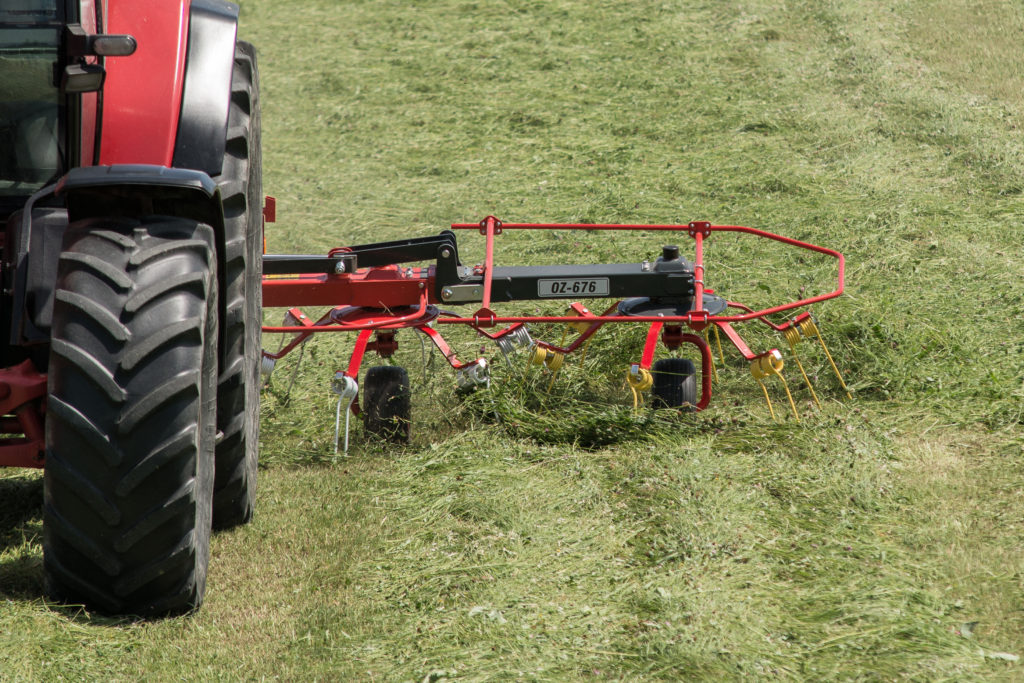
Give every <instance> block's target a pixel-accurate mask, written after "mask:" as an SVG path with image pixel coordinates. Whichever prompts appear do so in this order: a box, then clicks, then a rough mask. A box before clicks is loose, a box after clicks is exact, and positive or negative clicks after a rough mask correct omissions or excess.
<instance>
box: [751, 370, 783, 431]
mask: <svg viewBox="0 0 1024 683" xmlns="http://www.w3.org/2000/svg"><path fill="white" fill-rule="evenodd" d="M755 379H756V378H755ZM757 383H758V384H760V385H761V391H763V392H764V400H765V402H766V403H767V404H768V412H769V413H770V414H771V416H772V419H773V420H775V421H776V422H778V421H779V418H777V417H775V410H774V409H773V408H772V399H771V398H770V397H769V396H768V387H766V386H765V385H764V382H762V381H761V380H760V379H758V380H757Z"/></svg>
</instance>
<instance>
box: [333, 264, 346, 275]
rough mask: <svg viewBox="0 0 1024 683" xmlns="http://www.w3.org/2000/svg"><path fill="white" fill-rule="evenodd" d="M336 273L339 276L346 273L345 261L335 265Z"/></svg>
mask: <svg viewBox="0 0 1024 683" xmlns="http://www.w3.org/2000/svg"><path fill="white" fill-rule="evenodd" d="M334 272H335V273H336V274H338V275H341V274H342V273H344V272H345V262H344V261H338V262H337V263H335V264H334Z"/></svg>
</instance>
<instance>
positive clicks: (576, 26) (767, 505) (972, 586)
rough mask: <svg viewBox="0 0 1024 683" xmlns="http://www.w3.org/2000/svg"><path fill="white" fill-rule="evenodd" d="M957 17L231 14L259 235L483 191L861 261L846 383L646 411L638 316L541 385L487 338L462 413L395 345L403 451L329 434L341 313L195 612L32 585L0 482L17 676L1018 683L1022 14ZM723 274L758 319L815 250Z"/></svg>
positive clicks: (523, 7)
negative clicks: (632, 388)
mask: <svg viewBox="0 0 1024 683" xmlns="http://www.w3.org/2000/svg"><path fill="white" fill-rule="evenodd" d="M973 7H974V6H973V5H972V6H971V7H970V8H968V7H967V6H966V5H965V4H964V3H945V4H943V3H935V2H932V1H931V0H921V1H918V2H910V1H907V2H898V3H890V4H888V5H886V6H875V5H869V4H865V3H856V2H849V1H846V0H837V1H835V2H825V3H821V2H789V3H785V4H784V5H780V4H779V3H769V2H762V1H758V0H751V1H749V2H738V1H737V2H714V3H712V2H687V3H683V2H658V3H650V2H629V3H626V2H610V3H603V4H601V6H600V7H598V6H595V5H594V3H581V2H571V1H569V0H558V1H556V2H543V3H542V2H533V1H529V0H514V1H513V0H508V1H505V2H491V1H477V2H460V1H456V0H450V1H449V0H435V1H432V2H413V3H409V2H401V3H399V2H372V3H371V2H344V3H339V2H334V1H333V0H304V1H302V2H295V3H291V4H290V5H289V6H288V7H287V8H286V9H282V6H281V5H280V3H272V2H269V0H245V2H244V3H243V7H242V22H243V28H242V30H243V34H245V35H246V36H247V37H248V38H251V39H252V40H253V41H254V42H255V43H256V44H257V45H258V46H259V47H260V48H261V65H262V71H263V78H264V80H263V93H264V97H265V109H264V123H265V126H266V129H265V146H266V147H265V156H266V160H265V166H266V170H267V178H266V181H265V184H266V186H267V188H268V190H269V191H270V193H271V194H274V195H275V196H276V197H277V198H278V200H279V207H280V214H279V215H280V222H279V223H277V224H275V225H272V226H269V228H268V235H267V236H268V243H269V248H270V250H271V251H278V252H292V251H297V252H310V253H322V252H324V251H325V250H326V249H327V248H329V247H333V246H339V245H344V244H353V243H362V242H367V241H372V240H375V239H385V238H397V237H404V236H409V235H427V234H431V233H434V232H437V231H438V230H440V229H442V228H443V227H445V226H446V225H447V224H448V223H449V222H452V221H466V220H476V219H478V218H481V217H483V216H485V215H487V214H494V215H497V216H499V217H501V218H503V219H505V220H510V221H511V220H545V221H559V220H562V221H576V220H580V221H609V222H627V221H629V222H654V223H663V222H685V221H688V220H690V219H697V218H706V219H709V220H713V221H714V222H717V223H732V224H741V225H750V226H752V227H758V228H764V229H768V230H771V231H773V232H778V233H781V234H785V235H788V236H792V237H796V238H798V239H804V240H808V241H811V242H814V243H818V244H823V245H827V246H830V247H833V248H836V249H839V250H841V251H843V252H844V253H845V254H846V256H847V259H848V266H849V267H848V271H847V276H848V280H847V286H848V289H847V294H846V295H845V296H844V297H842V298H841V299H839V300H836V301H834V302H829V303H828V304H825V305H823V306H821V307H820V309H819V310H818V311H817V313H818V315H819V318H820V320H821V326H822V330H823V332H824V334H825V337H826V340H827V341H828V343H829V345H830V347H831V349H832V350H833V352H834V354H835V355H836V358H837V361H838V362H839V365H840V367H841V368H843V369H844V370H845V372H846V375H845V376H846V378H847V380H848V381H849V382H850V384H851V385H852V386H853V388H854V389H855V398H854V400H853V401H852V402H846V401H840V400H839V399H840V398H841V391H840V390H839V387H838V385H837V383H836V382H835V380H834V378H832V377H831V369H830V368H829V367H828V366H827V364H826V363H825V361H824V360H823V359H822V358H820V357H819V355H817V354H815V353H813V351H812V349H811V348H807V349H806V351H805V350H804V348H801V352H802V354H803V356H802V357H803V358H804V359H805V362H807V363H808V370H809V372H810V374H811V375H812V376H815V377H816V378H817V381H816V387H817V388H818V390H819V394H820V395H821V396H822V397H823V399H824V407H823V408H822V409H821V410H814V409H812V408H811V407H810V406H809V403H808V398H809V397H808V395H807V394H806V392H805V391H804V390H799V391H797V393H796V397H797V400H798V403H799V406H800V408H801V413H802V416H803V418H804V419H803V421H802V422H800V423H796V422H795V421H793V420H792V419H790V418H786V419H783V420H782V421H781V422H779V423H773V422H772V421H771V420H770V419H769V418H768V415H767V411H766V409H765V407H764V405H763V400H762V399H761V398H760V390H759V389H758V388H757V386H756V385H755V384H754V383H753V382H752V381H751V380H750V378H749V374H748V370H747V369H746V367H745V364H743V363H742V362H740V361H738V360H737V359H735V358H731V359H729V360H728V362H727V363H726V366H725V367H720V368H719V370H720V382H719V383H718V384H716V387H715V398H714V401H713V403H712V407H711V409H710V410H709V411H707V412H705V413H701V414H699V415H692V414H685V415H678V414H675V413H674V411H658V412H641V413H640V414H639V415H635V414H634V413H633V412H632V409H631V399H630V396H629V392H628V390H627V389H626V388H625V385H624V380H625V372H626V368H627V366H628V363H629V362H635V361H636V360H637V356H638V354H639V349H640V346H641V344H642V338H643V330H640V329H616V330H609V331H608V332H607V334H602V335H601V336H599V337H598V338H596V339H595V340H594V342H593V344H592V345H591V348H590V349H589V351H588V354H587V358H586V360H585V361H582V360H581V359H580V358H577V357H570V358H569V359H568V360H567V362H566V365H565V367H564V368H563V369H562V371H561V373H560V376H559V377H558V379H557V380H556V381H555V382H554V384H551V386H550V389H549V384H550V380H549V377H548V376H546V375H543V374H542V371H541V370H540V369H539V368H533V369H532V370H531V371H530V372H529V373H526V372H524V369H523V368H524V363H523V359H522V354H520V355H519V357H517V360H516V365H515V366H514V367H513V368H508V367H506V366H505V365H504V363H503V361H502V360H501V359H500V356H499V357H496V358H494V370H495V386H494V388H493V389H492V391H490V392H481V393H478V394H476V395H474V396H472V397H469V398H466V399H458V400H457V399H455V398H453V396H454V392H453V390H452V389H453V387H452V385H453V381H452V378H451V375H450V374H449V373H448V372H447V371H444V370H443V369H441V368H439V367H438V366H439V364H440V360H441V359H439V358H437V359H435V360H434V366H433V369H431V370H429V371H428V372H427V373H426V374H424V372H423V371H422V370H421V369H420V366H421V360H420V348H419V344H418V343H417V342H415V341H413V340H412V337H411V336H409V335H404V336H400V341H401V342H402V346H401V348H400V350H399V352H398V355H397V356H396V358H395V362H398V363H400V364H402V365H404V366H406V367H408V368H409V369H410V374H411V375H412V380H413V386H414V391H415V398H414V406H413V409H414V416H413V419H414V437H413V441H412V443H411V444H410V445H409V446H407V447H403V448H398V449H386V448H384V447H383V446H382V445H381V444H379V443H375V442H374V441H373V440H371V439H368V438H365V436H364V435H363V434H362V432H361V430H360V429H359V427H358V426H357V427H355V429H354V433H353V437H354V438H353V446H352V449H351V451H350V453H349V454H348V455H347V456H345V457H335V456H334V455H333V452H332V451H333V443H332V437H333V427H334V424H333V420H334V406H335V403H334V398H333V395H332V394H331V393H330V392H329V390H328V388H327V387H328V382H329V380H330V377H331V376H332V375H333V372H334V371H335V370H336V369H338V368H340V367H343V366H344V365H345V363H346V362H347V354H348V352H349V350H350V348H351V343H352V340H351V339H345V338H342V337H341V336H336V335H335V336H331V335H325V337H329V338H323V339H317V340H315V341H313V342H311V343H310V345H309V347H308V349H307V350H306V352H305V355H304V360H303V363H302V364H301V366H300V367H298V369H297V375H296V381H295V384H294V386H293V387H292V388H291V391H290V392H289V391H288V386H289V373H290V372H291V371H292V369H293V368H295V364H296V360H297V357H296V356H295V355H293V356H291V357H289V358H288V359H286V360H285V361H283V362H282V363H281V364H280V367H279V368H278V370H277V372H276V373H275V376H274V381H273V384H272V386H271V388H270V389H269V390H268V391H267V392H265V393H264V412H263V431H262V439H263V441H262V452H261V459H262V463H263V467H262V470H261V489H260V493H259V497H258V502H257V516H256V518H255V520H254V521H253V523H252V524H251V525H250V526H248V527H246V528H243V529H239V530H237V531H234V532H231V533H227V534H220V535H218V536H216V537H215V539H214V547H213V552H212V561H211V569H210V578H209V593H208V600H207V603H206V605H205V606H204V608H203V610H202V612H200V613H199V614H198V615H196V616H194V617H191V618H186V619H178V620H168V621H163V622H152V623H125V622H116V621H110V620H106V619H103V618H101V617H97V616H95V615H89V614H83V613H80V612H77V611H75V610H74V609H67V608H63V607H58V606H52V605H48V604H47V603H46V602H45V601H44V599H43V598H42V597H41V594H42V586H41V566H40V565H41V561H40V552H41V551H40V537H41V536H40V534H41V531H40V517H41V515H40V511H39V508H40V505H41V496H42V494H41V486H40V483H39V479H38V477H37V476H35V475H32V474H25V473H22V472H15V473H9V474H4V475H2V476H3V477H4V478H3V479H0V519H2V520H3V522H2V526H0V586H2V592H3V595H4V597H5V598H6V601H5V602H4V603H3V604H0V629H2V632H3V638H4V639H3V645H0V659H2V660H3V661H4V669H3V671H4V675H5V676H10V677H12V678H15V679H18V678H22V679H47V680H50V679H53V678H57V677H61V676H63V677H65V678H99V677H105V678H115V679H117V678H120V679H135V678H139V677H142V676H144V675H145V676H147V677H153V678H160V679H169V678H227V679H234V678H275V677H277V678H283V679H286V680H292V679H317V678H323V679H364V680H377V679H383V680H440V679H443V678H465V679H469V680H488V679H493V680H507V679H510V678H521V679H528V680H566V679H586V678H593V679H608V678H612V679H615V678H619V679H627V680H633V679H666V680H679V679H681V678H698V679H701V678H722V677H725V678H727V679H738V678H741V677H744V678H783V679H797V680H833V679H880V680H891V679H895V678H912V679H914V678H917V679H927V680H942V679H947V680H965V679H968V680H970V679H975V680H977V679H1007V680H1010V679H1014V678H1019V677H1020V670H1019V666H1020V665H1019V664H1018V663H1015V662H1014V661H1010V660H1012V659H1013V657H1012V656H1011V655H1021V654H1024V637H1022V635H1021V634H1024V617H1022V615H1024V604H1022V599H1024V598H1022V596H1024V584H1022V580H1021V576H1022V575H1024V567H1022V564H1024V563H1022V554H1021V549H1020V543H1019V539H1020V538H1021V535H1022V533H1024V528H1022V527H1024V512H1022V511H1024V501H1022V499H1021V484H1020V482H1021V481H1022V480H1024V479H1022V471H1021V470H1022V465H1021V463H1022V456H1024V438H1022V431H1021V418H1022V411H1024V357H1022V354H1024V345H1022V343H1021V341H1020V339H1021V338H1022V337H1024V325H1022V323H1021V322H1020V321H1021V320H1022V319H1024V285H1022V284H1021V279H1020V277H1019V274H1020V273H1021V272H1022V270H1024V263H1022V260H1024V259H1022V254H1024V250H1022V246H1024V244H1022V238H1021V234H1022V233H1021V231H1020V229H1019V224H1020V221H1021V217H1022V215H1021V214H1022V212H1021V209H1020V206H1019V204H1020V192H1021V181H1020V178H1021V177H1024V173H1022V172H1024V159H1022V149H1021V145H1020V133H1019V126H1020V123H1021V122H1020V120H1019V119H1020V114H1019V104H1020V94H1019V93H1020V88H1019V83H1018V77H1019V73H1018V72H1019V69H1018V68H1017V66H1019V64H1020V59H1021V58H1020V56H1019V54H1017V52H1018V51H1017V49H1016V42H1015V40H1013V38H1012V37H1013V35H1015V34H1013V33H1012V31H1013V29H1014V27H1019V25H1020V11H1019V8H1017V7H1016V6H1014V5H1012V4H1010V3H1001V2H989V3H984V7H983V8H982V9H983V10H984V11H975V10H974V9H973ZM963 13H968V14H969V15H970V21H969V22H964V21H962V20H961V18H960V17H961V16H962V15H963ZM979 42H981V43H983V45H984V49H983V50H978V49H975V45H977V44H978V43H979ZM467 239H468V238H467ZM659 240H660V238H659V237H656V236H650V235H629V236H623V235H611V234H602V235H595V236H589V235H588V236H585V237H581V236H578V235H570V234H568V233H551V234H541V235H531V236H530V238H529V239H526V238H522V237H519V236H515V235H509V234H506V235H503V236H502V237H501V238H500V239H499V245H498V249H499V252H498V254H499V261H500V262H502V263H506V264H512V263H530V264H533V263H557V262H561V261H562V260H563V259H566V258H568V259H571V260H572V262H575V263H587V262H604V261H618V260H628V261H633V260H637V259H640V258H643V257H644V256H652V255H656V254H657V253H658V251H659V249H660V247H661V244H660V241H659ZM464 245H465V246H464ZM460 250H462V251H463V252H464V253H465V254H466V260H469V261H474V260H477V259H479V258H480V257H481V256H482V246H481V243H480V241H479V240H475V241H465V242H464V244H463V243H460ZM708 258H709V270H708V278H709V283H710V284H712V285H713V286H715V287H716V288H717V289H719V290H720V291H722V292H723V293H726V294H727V295H728V296H729V297H730V298H742V297H746V298H749V299H750V301H751V303H760V302H761V301H762V300H763V301H764V302H766V303H767V302H769V301H776V300H778V299H785V298H789V297H791V296H794V295H795V294H796V293H797V292H798V291H799V287H801V286H803V287H805V288H807V289H813V288H815V287H818V288H825V287H828V278H829V277H830V276H831V275H830V274H831V272H832V271H831V265H830V264H828V263H825V262H822V263H820V264H819V263H817V262H812V261H808V262H806V263H798V262H796V261H794V259H793V258H792V254H790V253H789V252H787V251H785V250H782V249H774V248H762V245H760V244H758V243H757V242H754V241H751V240H744V239H740V238H735V239H734V238H733V237H731V236H722V237H719V236H715V238H714V239H713V240H711V241H709V244H708ZM530 310H532V307H531V309H530ZM277 315H278V314H277V313H275V314H274V316H275V319H274V322H276V321H277V320H276V316H277ZM268 319H269V318H268ZM743 329H744V333H745V334H748V335H749V337H750V341H751V344H752V346H754V347H755V349H757V350H761V349H764V348H770V347H772V346H783V344H782V340H781V339H779V338H778V337H775V336H772V335H769V334H767V333H765V332H762V331H759V330H756V329H754V328H750V327H749V326H747V327H744V328H743ZM535 334H537V335H543V337H544V338H546V339H549V340H552V341H558V337H559V336H560V335H561V331H560V330H558V329H550V330H544V331H542V330H536V331H535ZM454 336H455V337H456V347H457V350H458V352H459V354H460V356H463V357H465V358H473V357H476V356H477V355H478V354H479V353H480V341H479V340H478V339H471V338H468V337H465V336H459V335H454ZM273 343H276V342H273V341H268V345H271V344H273ZM805 346H807V345H805ZM488 353H489V354H490V353H493V351H492V350H488ZM787 367H788V366H787ZM789 375H790V379H791V383H792V384H793V385H794V388H798V383H797V382H796V381H793V380H794V379H796V373H793V372H790V373H789ZM772 390H773V391H776V392H777V391H778V387H777V386H773V387H772ZM773 396H774V397H775V399H776V407H777V409H780V410H783V411H784V410H785V406H784V405H783V403H782V402H783V401H784V399H783V398H782V395H781V394H780V393H776V394H773ZM126 655H127V656H126Z"/></svg>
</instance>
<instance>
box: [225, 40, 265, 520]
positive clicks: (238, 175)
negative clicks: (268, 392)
mask: <svg viewBox="0 0 1024 683" xmlns="http://www.w3.org/2000/svg"><path fill="white" fill-rule="evenodd" d="M260 140H261V137H260V99H259V73H258V71H257V68H256V51H255V49H254V48H253V46H252V45H250V44H249V43H245V42H239V43H238V44H237V45H236V47H235V66H234V72H233V74H232V82H231V105H230V108H229V110H228V128H227V144H226V146H225V153H224V165H223V168H222V170H221V174H220V175H219V176H218V177H217V178H216V180H217V184H218V185H219V186H220V191H221V198H222V202H223V205H224V233H225V234H224V242H225V248H224V251H225V253H224V291H223V296H224V308H225V314H224V320H223V321H222V324H221V332H222V334H223V342H224V343H223V356H222V357H221V362H220V368H221V370H220V378H219V380H218V382H217V429H219V430H220V431H221V432H222V434H223V436H222V437H221V439H220V442H219V443H218V444H217V456H216V467H215V474H214V484H213V527H214V528H215V529H227V528H231V527H234V526H238V525H240V524H245V523H246V522H248V521H249V520H250V519H252V513H253V506H254V497H255V494H256V466H257V460H258V457H259V453H258V450H259V425H260V416H259V412H260V325H261V322H262V315H263V311H262V299H263V297H262V293H263V290H262V282H261V273H262V264H263V257H262V254H263V183H262V154H261V150H260Z"/></svg>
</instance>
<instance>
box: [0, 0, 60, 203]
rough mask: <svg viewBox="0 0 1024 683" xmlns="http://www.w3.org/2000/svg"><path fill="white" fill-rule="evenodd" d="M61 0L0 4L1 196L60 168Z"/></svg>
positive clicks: (22, 191)
mask: <svg viewBox="0 0 1024 683" xmlns="http://www.w3.org/2000/svg"><path fill="white" fill-rule="evenodd" d="M58 19H59V16H58V10H57V0H3V3H2V4H0V198H3V197H5V196H6V197H12V196H27V195H29V194H31V193H32V192H34V191H35V190H37V189H39V188H40V187H42V186H43V185H44V184H45V183H46V182H47V181H49V180H52V179H53V178H54V177H55V176H56V175H57V172H58V170H59V161H58V160H59V154H58V134H57V133H58V126H57V119H58V110H59V103H60V100H59V99H58V92H57V87H56V85H55V83H54V71H55V64H56V63H57V58H58V54H57V52H58V47H59V44H60V25H59V23H58Z"/></svg>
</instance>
